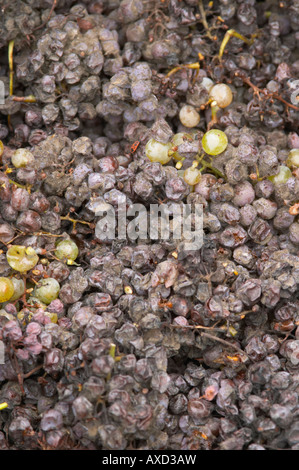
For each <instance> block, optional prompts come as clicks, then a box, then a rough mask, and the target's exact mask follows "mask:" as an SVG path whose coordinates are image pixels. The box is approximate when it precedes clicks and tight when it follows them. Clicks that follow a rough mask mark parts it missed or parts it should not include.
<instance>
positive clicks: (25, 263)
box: [6, 245, 38, 273]
mask: <svg viewBox="0 0 299 470" xmlns="http://www.w3.org/2000/svg"><path fill="white" fill-rule="evenodd" d="M6 258H7V262H8V264H9V265H10V266H11V267H12V268H13V269H15V270H16V271H19V272H21V273H24V272H26V271H29V270H30V269H32V268H34V266H35V265H36V264H37V262H38V256H37V254H36V251H35V250H34V249H33V248H31V247H30V246H29V247H26V246H22V245H12V246H11V247H10V248H9V249H8V250H7V253H6Z"/></svg>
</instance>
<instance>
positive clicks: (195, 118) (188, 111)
mask: <svg viewBox="0 0 299 470" xmlns="http://www.w3.org/2000/svg"><path fill="white" fill-rule="evenodd" d="M179 118H180V121H181V123H182V124H183V126H185V127H196V126H197V125H198V124H199V121H200V115H199V113H198V112H197V111H196V109H195V108H194V107H193V106H190V105H189V104H185V105H184V106H183V107H182V109H181V110H180V113H179Z"/></svg>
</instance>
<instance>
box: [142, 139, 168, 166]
mask: <svg viewBox="0 0 299 470" xmlns="http://www.w3.org/2000/svg"><path fill="white" fill-rule="evenodd" d="M171 147H172V144H171V143H170V142H168V143H167V144H162V143H161V142H158V141H157V140H155V139H150V140H149V141H148V142H147V144H146V146H145V155H146V156H147V158H148V159H149V160H150V161H151V162H159V163H161V164H162V165H165V164H166V163H168V162H169V161H170V160H171V158H172V152H169V151H170V150H171Z"/></svg>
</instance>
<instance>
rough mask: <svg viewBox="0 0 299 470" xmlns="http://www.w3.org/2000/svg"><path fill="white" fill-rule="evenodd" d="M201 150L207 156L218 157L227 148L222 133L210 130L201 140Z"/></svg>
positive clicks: (225, 139)
mask: <svg viewBox="0 0 299 470" xmlns="http://www.w3.org/2000/svg"><path fill="white" fill-rule="evenodd" d="M201 143H202V148H203V149H204V151H205V152H206V153H207V154H208V155H213V156H215V155H219V153H222V152H224V150H225V149H226V147H227V144H228V140H227V137H226V135H225V133H224V132H222V131H220V130H219V129H211V130H210V131H208V132H206V133H205V135H204V136H203V138H202V141H201Z"/></svg>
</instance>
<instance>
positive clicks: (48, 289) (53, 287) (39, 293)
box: [34, 277, 60, 305]
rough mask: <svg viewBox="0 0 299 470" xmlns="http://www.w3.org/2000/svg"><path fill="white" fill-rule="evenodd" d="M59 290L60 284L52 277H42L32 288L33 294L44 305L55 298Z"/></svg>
mask: <svg viewBox="0 0 299 470" xmlns="http://www.w3.org/2000/svg"><path fill="white" fill-rule="evenodd" d="M59 291H60V285H59V283H58V282H57V281H56V279H54V278H53V277H49V278H48V279H43V280H42V281H40V282H39V283H38V285H37V286H36V288H35V289H34V295H35V297H36V298H37V299H39V300H40V301H41V302H43V303H44V304H46V305H49V304H50V303H51V302H52V300H55V299H57V297H58V294H59Z"/></svg>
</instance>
